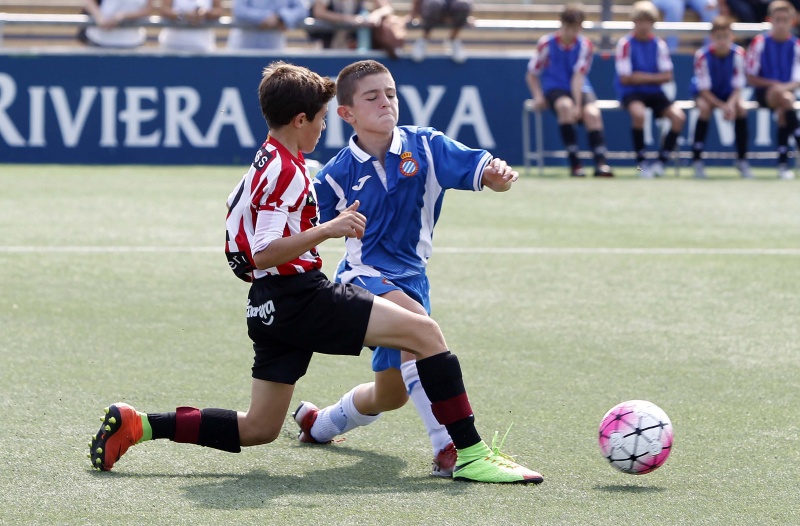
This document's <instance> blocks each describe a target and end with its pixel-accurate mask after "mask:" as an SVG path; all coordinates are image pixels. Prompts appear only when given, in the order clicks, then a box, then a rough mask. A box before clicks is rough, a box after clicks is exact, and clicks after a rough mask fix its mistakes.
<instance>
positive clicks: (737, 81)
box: [731, 46, 747, 90]
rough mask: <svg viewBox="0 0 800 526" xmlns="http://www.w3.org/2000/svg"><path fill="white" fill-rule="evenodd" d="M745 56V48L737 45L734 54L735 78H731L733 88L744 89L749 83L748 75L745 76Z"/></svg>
mask: <svg viewBox="0 0 800 526" xmlns="http://www.w3.org/2000/svg"><path fill="white" fill-rule="evenodd" d="M744 64H745V56H744V49H743V48H742V47H740V46H736V48H735V49H734V55H733V78H731V87H732V88H733V89H735V90H736V89H744V87H745V86H746V85H747V77H745V74H744V71H745V66H744Z"/></svg>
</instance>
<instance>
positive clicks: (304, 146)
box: [298, 105, 328, 153]
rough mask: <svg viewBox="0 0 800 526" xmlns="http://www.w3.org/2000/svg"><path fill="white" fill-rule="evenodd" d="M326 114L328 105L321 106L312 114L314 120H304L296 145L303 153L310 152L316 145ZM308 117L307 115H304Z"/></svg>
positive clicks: (323, 126) (323, 127)
mask: <svg viewBox="0 0 800 526" xmlns="http://www.w3.org/2000/svg"><path fill="white" fill-rule="evenodd" d="M327 115H328V106H327V105H326V106H323V107H322V109H321V110H319V112H318V113H317V114H316V115H314V120H306V122H305V125H304V126H303V127H302V128H301V130H300V133H299V136H298V139H299V141H298V146H299V147H300V151H301V152H303V153H311V152H313V151H314V148H316V147H317V143H318V142H319V137H320V135H322V130H324V129H325V117H326V116H327ZM306 117H308V116H306Z"/></svg>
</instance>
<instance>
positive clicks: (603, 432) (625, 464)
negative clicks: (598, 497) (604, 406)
mask: <svg viewBox="0 0 800 526" xmlns="http://www.w3.org/2000/svg"><path fill="white" fill-rule="evenodd" d="M597 440H598V442H599V443H600V451H601V452H602V453H603V456H604V457H606V459H607V460H608V461H609V462H610V463H611V465H612V466H614V467H615V468H617V469H618V470H620V471H622V472H623V473H630V474H632V475H644V474H645V473H650V472H651V471H653V470H654V469H656V468H657V467H659V466H660V465H661V464H663V463H664V462H666V460H667V458H668V457H669V454H670V451H672V423H671V422H670V420H669V417H668V416H667V414H666V413H665V412H664V411H662V410H661V408H660V407H658V406H657V405H655V404H653V403H651V402H647V401H645V400H629V401H627V402H622V403H621V404H617V405H615V406H614V407H612V408H611V409H610V410H609V411H608V413H606V416H604V417H603V420H601V421H600V433H599V435H598V439H597Z"/></svg>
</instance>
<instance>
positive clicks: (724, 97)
mask: <svg viewBox="0 0 800 526" xmlns="http://www.w3.org/2000/svg"><path fill="white" fill-rule="evenodd" d="M731 22H732V20H731V19H730V18H728V17H725V16H718V17H716V18H715V19H714V20H713V21H712V23H711V43H710V44H708V45H707V46H704V47H702V48H700V49H698V50H697V52H696V53H695V54H694V76H693V77H692V82H691V85H690V87H689V91H690V92H691V94H692V96H693V97H694V99H695V106H696V107H697V111H698V114H699V115H698V118H697V124H696V126H695V129H694V141H693V142H692V159H693V161H692V164H693V165H694V175H695V177H697V178H698V179H703V178H705V176H706V174H705V165H704V163H703V157H702V156H703V148H704V145H705V140H706V134H707V133H708V121H709V119H710V118H711V112H712V111H713V110H714V109H719V110H720V111H721V112H722V116H723V117H724V118H725V119H726V120H729V121H734V130H735V132H736V168H737V169H738V170H739V173H740V174H741V176H742V177H744V178H746V179H749V178H751V177H753V173H752V170H751V169H750V164H749V163H748V162H747V141H748V136H747V135H748V134H747V109H746V108H745V107H744V104H743V102H742V96H741V95H742V88H744V86H745V72H744V60H745V57H744V48H742V47H741V46H737V45H736V44H734V43H733V31H732V30H731Z"/></svg>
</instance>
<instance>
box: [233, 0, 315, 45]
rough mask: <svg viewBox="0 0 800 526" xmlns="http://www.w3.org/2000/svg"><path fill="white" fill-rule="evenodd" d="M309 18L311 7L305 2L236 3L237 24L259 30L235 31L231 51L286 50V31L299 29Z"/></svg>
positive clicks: (250, 0)
mask: <svg viewBox="0 0 800 526" xmlns="http://www.w3.org/2000/svg"><path fill="white" fill-rule="evenodd" d="M306 16H308V7H307V6H306V4H305V3H304V2H303V0H233V21H234V22H244V23H248V24H253V25H254V26H255V27H253V29H249V28H248V29H245V28H234V29H231V32H230V34H229V35H228V47H229V48H231V49H283V48H285V47H286V29H293V28H296V27H298V26H299V25H300V23H301V22H302V21H303V19H304V18H305V17H306Z"/></svg>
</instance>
